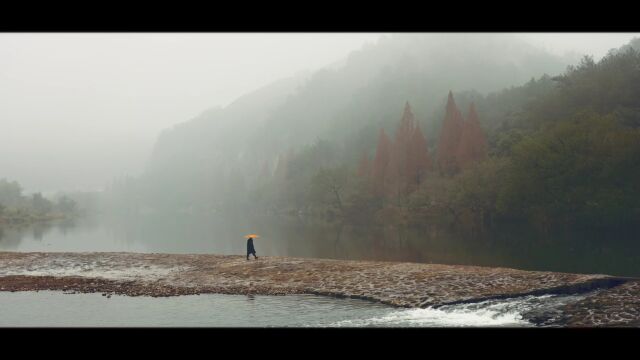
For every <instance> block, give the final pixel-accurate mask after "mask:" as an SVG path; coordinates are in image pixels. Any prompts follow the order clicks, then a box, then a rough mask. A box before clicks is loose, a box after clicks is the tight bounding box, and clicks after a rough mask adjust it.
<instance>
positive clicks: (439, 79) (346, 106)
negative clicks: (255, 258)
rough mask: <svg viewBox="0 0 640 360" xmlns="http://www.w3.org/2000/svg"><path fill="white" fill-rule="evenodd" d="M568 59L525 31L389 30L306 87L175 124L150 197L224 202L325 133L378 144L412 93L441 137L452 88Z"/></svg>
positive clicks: (528, 74)
mask: <svg viewBox="0 0 640 360" xmlns="http://www.w3.org/2000/svg"><path fill="white" fill-rule="evenodd" d="M566 66H567V62H566V61H564V60H563V59H561V58H559V57H557V56H554V55H551V54H549V53H546V52H544V51H542V50H539V49H537V48H535V47H533V46H531V45H529V44H527V43H525V42H524V41H521V40H519V39H517V38H516V37H515V36H514V37H510V36H501V37H498V36H487V35H483V36H482V37H480V36H469V35H464V34H453V35H448V36H443V35H442V34H436V35H422V34H421V35H411V34H404V35H395V36H392V37H384V38H382V39H380V41H379V42H378V43H377V44H375V45H369V46H366V47H364V48H363V49H361V50H359V51H355V52H352V53H351V54H349V55H348V57H347V59H346V61H344V62H343V64H341V65H338V66H335V65H334V66H332V67H327V68H325V69H321V70H319V71H317V72H315V73H314V74H313V75H312V76H310V77H309V78H308V79H307V80H306V81H305V82H304V83H303V84H301V85H300V86H298V85H299V81H300V79H289V80H282V81H280V82H277V83H275V84H273V85H270V86H268V87H265V88H263V89H261V90H258V91H256V92H254V93H252V94H249V95H246V96H244V97H242V98H240V99H238V100H237V101H236V102H234V103H233V104H231V105H229V106H228V107H226V108H222V109H214V110H209V111H207V112H205V113H203V114H202V115H201V116H199V117H197V118H196V119H193V120H191V121H188V122H185V123H183V124H181V125H178V126H175V127H173V128H171V129H168V130H166V131H165V132H163V134H162V135H161V137H160V139H159V140H158V142H157V144H156V146H155V149H154V153H153V156H152V158H151V160H150V162H149V164H148V167H147V171H146V172H145V174H144V176H143V177H142V179H141V181H142V183H145V184H146V185H142V184H140V186H141V188H143V189H144V190H145V192H147V195H148V196H146V197H147V198H148V199H150V203H154V202H155V200H158V201H162V202H164V201H167V202H169V203H173V204H184V205H187V204H194V203H198V202H203V203H210V202H211V200H213V202H214V203H215V202H216V199H218V197H217V195H218V194H217V191H213V190H212V189H217V190H220V192H224V190H223V188H224V187H225V186H226V185H228V184H232V185H233V186H234V187H235V188H238V186H239V189H242V188H243V187H249V188H250V187H252V186H253V183H251V179H252V178H255V176H253V177H252V176H249V175H256V173H257V172H258V171H260V170H262V169H263V168H264V167H268V169H269V171H270V172H273V171H274V168H275V167H276V165H277V162H278V158H279V157H280V156H281V155H283V154H284V153H286V152H287V151H296V150H300V148H301V147H302V146H304V145H309V144H312V143H314V142H316V141H318V140H330V141H332V142H334V143H335V144H337V145H338V146H344V144H345V143H346V145H347V146H350V147H355V148H357V149H358V150H359V148H363V149H366V148H367V147H373V146H374V143H373V142H374V141H375V136H376V134H377V129H378V127H380V126H382V127H386V128H388V129H389V130H390V129H391V127H392V126H393V124H394V123H395V120H396V118H397V117H398V116H399V114H400V111H401V109H402V106H403V105H404V103H405V101H407V100H408V101H409V102H410V103H411V104H412V105H413V107H414V111H415V113H416V115H417V117H418V120H419V121H420V122H422V123H424V125H425V129H426V136H427V139H428V140H430V144H431V145H433V140H434V138H435V133H436V132H437V131H438V129H439V128H438V127H439V121H437V120H438V119H437V118H436V116H435V115H434V114H438V115H439V113H438V112H437V111H440V108H441V107H442V104H444V101H445V97H446V94H447V93H448V91H449V90H450V89H451V90H453V91H454V93H456V92H461V91H465V90H474V91H477V92H480V93H487V92H490V91H496V90H499V89H502V88H505V87H509V86H513V85H520V84H522V83H524V82H526V81H528V80H530V79H531V78H532V77H534V76H540V75H541V74H544V73H549V74H556V73H560V72H561V71H563V70H564V69H565V68H566ZM482 115H483V114H480V118H481V119H482V118H483V116H482ZM345 139H351V140H350V141H346V142H345V141H344V140H345ZM357 152H358V151H356V150H354V151H347V152H341V153H344V154H354V153H357ZM338 160H339V159H336V161H338ZM345 160H346V159H345ZM240 179H241V180H240ZM245 182H246V183H245ZM203 193H206V194H207V196H206V199H207V200H205V198H203V196H202V194H203ZM160 198H162V200H161V199H160ZM170 198H171V199H170ZM218 200H219V199H218ZM158 205H159V204H158Z"/></svg>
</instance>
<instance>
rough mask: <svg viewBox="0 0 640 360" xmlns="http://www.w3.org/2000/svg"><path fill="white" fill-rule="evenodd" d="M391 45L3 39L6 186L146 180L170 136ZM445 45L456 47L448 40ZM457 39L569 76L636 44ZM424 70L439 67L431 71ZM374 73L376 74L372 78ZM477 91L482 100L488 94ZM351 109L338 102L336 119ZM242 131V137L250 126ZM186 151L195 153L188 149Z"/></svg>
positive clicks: (254, 39) (244, 37)
mask: <svg viewBox="0 0 640 360" xmlns="http://www.w3.org/2000/svg"><path fill="white" fill-rule="evenodd" d="M635 35H636V36H637V35H638V34H635ZM381 36H385V37H386V38H390V37H393V36H391V35H384V34H375V33H331V34H322V33H301V34H286V33H278V34H269V33H256V34H251V33H250V34H228V33H211V34H170V33H155V34H143V33H139V34H135V33H116V34H108V33H105V34H38V33H29V34H11V33H4V34H0V178H7V179H11V180H16V181H18V182H20V184H22V186H23V187H24V189H25V191H26V192H34V191H44V192H53V191H58V190H67V191H69V190H98V189H103V188H104V187H105V186H106V185H107V184H109V183H110V182H111V181H112V180H113V179H114V178H121V177H123V176H124V175H132V176H140V175H141V174H142V173H143V171H144V169H145V167H146V166H147V165H148V163H149V161H150V156H151V154H152V149H153V148H154V144H155V143H156V140H157V139H158V136H159V134H160V133H161V132H162V130H164V129H168V128H171V127H172V126H173V125H175V124H179V123H185V122H188V121H189V120H190V119H193V118H195V117H197V116H198V115H199V114H201V113H202V112H203V111H205V110H207V109H212V108H225V107H228V106H229V105H230V104H232V103H233V102H234V100H236V99H237V98H239V97H241V96H242V95H245V94H248V93H252V92H253V91H255V90H257V89H260V88H262V87H264V86H267V85H269V84H271V83H273V82H275V81H277V80H280V79H286V78H290V77H292V76H297V78H296V80H295V81H294V83H291V84H289V85H286V86H285V85H283V86H284V88H282V89H280V90H278V91H281V92H282V94H281V95H282V96H281V98H279V100H278V101H280V102H284V101H285V98H286V96H288V95H291V94H293V93H294V92H295V89H296V88H298V87H299V86H301V85H303V84H304V81H305V80H304V79H306V78H307V77H308V76H311V74H313V72H314V71H316V70H318V69H320V68H322V67H325V66H333V67H340V66H343V65H344V63H345V61H346V59H347V58H348V56H349V54H350V53H351V52H352V51H356V50H359V49H362V48H363V46H368V47H374V46H376V45H375V44H377V43H378V40H379V39H380V37H381ZM402 36H404V37H407V38H410V37H411V36H410V35H402ZM402 36H400V37H402ZM438 36H442V38H443V39H445V42H446V41H448V40H446V39H448V38H447V37H446V35H445V34H441V35H438ZM436 37H437V36H436ZM452 37H455V38H456V39H458V40H456V41H466V40H465V39H468V40H469V41H471V42H473V41H476V40H477V39H479V38H483V37H488V38H492V39H494V41H495V39H500V38H501V37H504V38H511V39H512V38H517V39H521V40H522V42H523V43H528V44H531V45H532V46H533V47H535V48H537V49H540V50H541V51H545V52H548V53H549V54H550V56H554V57H555V59H557V60H558V64H561V65H562V67H564V66H566V65H568V64H570V63H573V62H575V61H576V59H578V58H579V56H581V55H583V54H591V55H593V56H594V57H595V59H598V58H600V57H602V56H603V55H605V54H606V53H607V51H608V50H609V49H611V48H616V47H620V46H622V45H623V44H625V43H627V42H628V41H629V40H630V39H632V38H633V37H634V34H626V33H609V34H589V33H585V34H570V33H563V34H550V33H545V34H504V35H499V34H457V35H453V36H452ZM460 39H462V40H460ZM498 43H499V41H498ZM458 44H459V43H458ZM383 52H384V51H383ZM386 55H390V54H384V53H380V52H378V53H376V57H375V58H371V59H368V60H367V61H361V63H362V64H364V65H363V66H362V67H361V70H360V71H361V73H356V72H355V70H354V71H352V72H349V74H347V75H348V76H352V78H350V79H349V82H348V83H345V87H344V89H343V90H344V96H345V98H344V100H345V102H348V101H351V100H352V96H354V94H356V92H357V91H359V89H361V88H363V87H366V85H367V84H368V83H369V82H370V78H373V77H375V76H376V75H377V74H378V73H379V71H380V69H381V68H383V67H384V65H385V64H386V63H385V61H387V60H386V59H387V57H385V56H386ZM395 55H398V56H399V55H400V54H395ZM549 59H550V58H549ZM414 60H415V59H414ZM394 61H395V60H394ZM541 61H542V60H541ZM544 61H550V60H548V59H545V60H544ZM554 61H555V60H554ZM424 62H425V64H428V63H429V59H428V58H426V59H424ZM367 64H372V65H371V66H370V69H369V68H367ZM425 66H428V65H425ZM545 66H546V65H545ZM554 66H555V67H554ZM558 66H559V65H558ZM558 66H556V65H553V66H551V65H550V66H549V68H552V69H557V68H558ZM541 69H542V68H541ZM534 70H535V71H531V73H527V72H526V71H525V72H522V74H520V73H518V74H517V75H513V79H514V81H515V82H521V79H527V78H529V77H532V76H536V77H537V76H540V75H542V73H543V72H544V71H538V70H539V69H538V68H535V69H534ZM367 71H369V73H366V72H367ZM514 74H515V73H514ZM345 81H346V80H345ZM519 84H520V83H514V84H508V83H506V82H505V83H499V84H498V83H496V84H495V85H491V86H494V87H497V86H498V85H499V86H505V87H507V86H510V85H519ZM475 85H476V86H473V87H471V86H470V88H477V89H480V88H482V84H479V83H478V84H475ZM443 87H445V88H446V87H447V86H446V85H443ZM487 89H490V88H489V87H487ZM491 89H493V88H491ZM454 90H464V89H454ZM278 96H280V94H279V95H278ZM442 96H444V94H443V95H442ZM274 101H275V100H274ZM274 106H275V105H274ZM345 106H348V105H345V104H343V103H341V102H338V103H336V105H335V108H336V109H337V108H342V107H345ZM272 110H273V109H272ZM269 111H271V110H269ZM274 111H275V110H274ZM398 111H399V110H397V109H395V108H394V109H391V110H390V112H391V113H393V114H396V113H398ZM398 114H399V113H398ZM283 116H284V115H283ZM240 120H241V119H238V120H237V121H238V122H239V121H240ZM249 123H250V122H249ZM249 123H246V124H249ZM236 124H237V125H234V126H236V127H237V128H238V129H242V127H243V126H246V124H242V123H236ZM250 124H251V126H253V125H256V124H255V123H250ZM256 126H257V125H256ZM309 137H310V138H311V139H312V138H314V137H315V136H314V135H313V134H311V135H310V136H309ZM242 140H244V139H242ZM241 142H242V141H241ZM183 145H184V146H187V145H188V144H177V145H176V146H178V147H180V146H183ZM278 150H279V149H278ZM274 151H275V150H274Z"/></svg>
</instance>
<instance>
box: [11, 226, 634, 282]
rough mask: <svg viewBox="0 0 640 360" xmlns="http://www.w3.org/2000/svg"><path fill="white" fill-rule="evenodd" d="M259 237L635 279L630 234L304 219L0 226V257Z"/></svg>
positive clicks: (180, 249)
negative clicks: (480, 229)
mask: <svg viewBox="0 0 640 360" xmlns="http://www.w3.org/2000/svg"><path fill="white" fill-rule="evenodd" d="M254 232H255V233H258V234H260V235H262V237H261V238H260V239H258V240H257V241H256V249H257V251H258V255H277V256H297V257H320V258H334V259H355V260H388V261H411V262H424V263H429V262H432V263H442V264H468V265H484V266H503V267H513V268H519V269H525V270H548V271H561V272H577V273H604V274H610V275H621V276H640V237H639V236H638V234H637V233H634V232H616V233H612V232H593V231H583V232H580V231H573V232H564V233H554V234H542V233H540V232H539V231H536V230H535V229H532V228H530V227H527V226H509V227H506V226H502V227H500V228H499V229H494V230H493V231H483V232H477V231H476V232H473V231H470V230H468V229H462V228H455V227H449V226H435V225H434V226H429V227H423V228H392V227H388V228H380V227H370V228H369V227H354V226H340V225H327V224H323V223H316V222H313V221H310V220H307V219H304V218H290V217H289V218H284V217H258V218H246V217H243V216H235V217H234V216H228V215H227V216H221V215H215V214H209V215H203V214H179V215H175V214H174V215H158V214H154V215H146V216H143V215H133V216H128V217H120V218H115V217H103V218H92V219H79V220H76V221H73V222H66V223H61V224H56V225H37V226H31V227H27V228H22V229H15V228H14V229H7V228H4V229H3V228H0V250H3V251H133V252H167V253H217V254H244V252H245V246H246V245H245V239H244V238H243V237H242V236H243V235H244V234H247V233H254Z"/></svg>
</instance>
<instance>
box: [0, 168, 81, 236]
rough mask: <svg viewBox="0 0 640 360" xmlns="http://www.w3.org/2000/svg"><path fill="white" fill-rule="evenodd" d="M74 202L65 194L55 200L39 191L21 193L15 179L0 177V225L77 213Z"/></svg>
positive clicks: (52, 218) (20, 188) (60, 217)
mask: <svg viewBox="0 0 640 360" xmlns="http://www.w3.org/2000/svg"><path fill="white" fill-rule="evenodd" d="M77 210H78V209H77V206H76V202H75V201H74V200H72V199H70V198H69V197H68V196H66V195H61V196H58V197H57V198H56V199H55V200H50V199H47V198H46V197H44V196H42V194H41V193H33V194H31V195H29V196H28V195H23V194H22V186H20V184H19V183H18V182H17V181H8V180H6V179H0V225H3V224H5V225H7V224H8V225H22V224H31V223H34V222H39V221H48V220H55V219H63V218H68V217H72V216H75V215H77V214H78V211H77Z"/></svg>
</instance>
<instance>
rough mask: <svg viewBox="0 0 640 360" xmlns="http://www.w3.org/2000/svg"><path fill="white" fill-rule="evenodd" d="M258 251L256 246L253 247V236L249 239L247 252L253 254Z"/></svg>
mask: <svg viewBox="0 0 640 360" xmlns="http://www.w3.org/2000/svg"><path fill="white" fill-rule="evenodd" d="M255 252H256V248H254V247H253V238H249V240H247V254H253V253H255Z"/></svg>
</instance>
